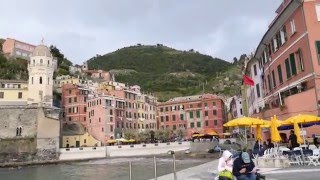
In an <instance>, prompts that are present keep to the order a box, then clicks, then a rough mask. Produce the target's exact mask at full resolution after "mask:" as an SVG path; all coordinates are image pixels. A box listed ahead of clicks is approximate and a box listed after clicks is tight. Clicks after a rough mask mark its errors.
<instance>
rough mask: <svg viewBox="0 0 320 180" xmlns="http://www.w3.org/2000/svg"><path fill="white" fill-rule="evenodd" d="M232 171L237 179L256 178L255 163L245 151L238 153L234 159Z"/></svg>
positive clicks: (247, 179) (253, 179) (252, 179)
mask: <svg viewBox="0 0 320 180" xmlns="http://www.w3.org/2000/svg"><path fill="white" fill-rule="evenodd" d="M232 173H233V175H234V176H235V177H236V178H237V180H256V178H257V176H256V169H255V165H254V163H253V161H252V159H251V158H250V155H249V154H248V153H247V152H242V153H240V155H239V157H238V158H237V159H236V160H235V161H234V163H233V169H232Z"/></svg>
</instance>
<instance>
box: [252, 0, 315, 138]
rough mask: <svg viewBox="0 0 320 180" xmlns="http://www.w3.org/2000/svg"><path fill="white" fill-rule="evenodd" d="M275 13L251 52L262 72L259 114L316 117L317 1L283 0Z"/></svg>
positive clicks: (263, 116)
mask: <svg viewBox="0 0 320 180" xmlns="http://www.w3.org/2000/svg"><path fill="white" fill-rule="evenodd" d="M276 13H277V16H276V17H275V19H274V20H273V21H272V22H271V24H270V25H269V28H268V30H267V32H266V33H265V34H264V36H263V38H262V40H261V42H260V43H259V45H258V47H257V49H256V53H255V55H254V58H255V59H256V60H257V61H259V63H260V65H259V66H260V67H261V68H262V72H263V86H262V87H263V88H262V89H263V98H264V102H265V105H264V108H263V112H261V113H260V116H261V117H262V118H264V119H269V118H270V117H272V116H273V115H277V117H278V118H279V119H286V118H288V117H291V116H293V115H297V114H313V115H317V116H319V115H320V114H319V112H320V111H319V108H320V106H319V105H320V100H319V99H320V91H319V89H320V80H319V78H318V74H319V73H320V66H319V65H320V33H319V29H320V1H319V0H308V1H303V0H284V1H283V3H282V4H281V5H280V6H279V8H278V9H277V11H276ZM317 133H319V130H317V131H313V132H311V131H308V130H307V136H311V134H317Z"/></svg>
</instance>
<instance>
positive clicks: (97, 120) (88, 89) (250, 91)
mask: <svg viewBox="0 0 320 180" xmlns="http://www.w3.org/2000/svg"><path fill="white" fill-rule="evenodd" d="M317 2H318V1H317ZM315 7H317V9H316V8H315ZM319 7H320V6H319V2H318V3H316V2H315V1H310V2H309V1H308V2H305V1H302V2H299V3H298V1H297V0H292V1H290V0H284V1H283V3H281V5H280V6H279V8H278V9H277V11H276V13H277V16H276V17H275V19H274V20H273V21H272V22H271V24H270V25H269V27H268V30H267V31H266V32H265V34H264V36H263V37H262V39H261V41H260V43H259V44H258V46H257V47H256V49H255V51H254V52H249V53H248V55H247V57H246V58H245V59H244V61H243V62H242V64H241V66H242V69H241V74H240V76H241V77H242V84H241V91H240V92H239V93H237V94H235V95H234V96H230V97H226V96H223V94H215V93H207V92H203V93H200V94H196V95H191V96H181V97H174V98H171V99H169V100H167V101H165V102H160V101H158V98H157V97H156V95H154V94H153V92H145V91H144V89H142V88H141V87H140V86H139V84H131V85H129V84H126V83H124V82H119V81H117V76H116V74H114V73H112V72H110V71H106V70H102V69H95V68H92V67H90V64H89V63H88V61H85V62H83V64H81V65H78V64H74V65H70V66H69V67H68V68H69V72H70V74H68V75H56V74H57V70H58V60H57V57H54V56H53V54H52V52H51V50H50V48H49V47H48V46H47V44H50V42H45V41H44V40H42V41H41V43H39V45H33V44H31V43H29V42H24V40H22V39H16V38H15V37H7V38H6V39H5V41H4V43H3V44H2V50H1V52H0V53H1V54H3V56H5V57H6V58H7V59H8V60H11V59H14V58H20V59H23V60H24V61H26V63H27V66H28V80H27V81H24V80H21V78H20V79H19V78H17V79H19V80H12V79H11V80H8V79H0V155H1V156H0V163H12V162H13V163H14V162H30V161H33V162H35V161H36V162H49V161H55V160H56V161H59V160H78V159H84V158H85V159H91V158H102V157H107V156H110V157H111V156H114V157H120V156H126V155H128V156H135V155H137V156H138V155H151V154H160V153H166V152H167V151H169V150H176V151H179V150H185V149H189V148H190V142H192V141H197V142H199V141H200V142H201V141H203V140H204V139H210V141H214V140H217V139H226V138H236V137H237V138H238V137H239V135H241V136H242V135H243V134H244V135H245V137H244V138H245V139H247V138H249V139H250V138H252V139H255V136H258V135H257V132H256V131H255V130H254V128H248V129H243V128H238V127H233V128H229V127H226V126H224V125H226V123H228V122H229V121H231V120H234V119H237V118H243V117H252V118H258V119H260V120H266V121H271V120H272V119H273V118H276V119H277V120H286V119H288V118H290V117H293V116H297V115H305V114H307V115H313V116H319V115H320V106H319V104H320V100H319V99H320V91H319V89H320V80H319V73H320V68H319V62H320V33H319V29H320V23H319V21H320V8H319ZM319 121H320V120H319ZM288 126H293V124H290V125H288ZM288 126H287V127H288ZM279 127H280V126H279ZM298 128H299V127H298ZM279 130H280V133H279V134H280V138H281V139H279V142H283V143H284V142H287V141H288V138H289V135H290V129H289V128H283V129H281V128H280V129H279ZM299 132H300V133H301V135H299V137H300V136H301V137H302V138H303V139H304V142H303V143H302V144H306V143H308V140H309V139H312V138H314V137H316V136H318V135H320V126H319V124H318V122H317V123H312V124H310V123H309V124H308V125H306V126H304V127H303V126H302V125H301V131H300V129H299ZM260 133H261V138H260V140H262V141H266V140H267V139H270V138H272V137H271V136H272V135H271V129H270V128H269V127H264V128H262V131H261V132H260ZM309 142H311V141H309ZM150 144H152V148H151V146H150ZM138 145H139V147H138ZM140 145H141V147H140ZM136 147H137V148H141V149H143V147H149V148H151V150H150V149H148V150H149V151H148V152H147V151H143V150H141V149H136V150H133V149H134V148H136ZM108 148H109V149H108ZM157 148H158V149H157ZM161 148H162V149H161ZM86 152H87V153H86ZM97 152H98V153H97ZM130 153H131V154H130ZM144 153H145V154H144Z"/></svg>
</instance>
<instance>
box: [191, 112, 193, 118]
mask: <svg viewBox="0 0 320 180" xmlns="http://www.w3.org/2000/svg"><path fill="white" fill-rule="evenodd" d="M192 118H193V112H192V111H191V112H190V119H192Z"/></svg>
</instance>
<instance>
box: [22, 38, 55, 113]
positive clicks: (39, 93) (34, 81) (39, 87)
mask: <svg viewBox="0 0 320 180" xmlns="http://www.w3.org/2000/svg"><path fill="white" fill-rule="evenodd" d="M54 68H55V61H54V59H53V57H52V54H51V52H50V49H49V48H48V47H47V46H45V45H43V44H41V45H39V46H37V47H36V48H35V49H34V51H33V53H32V55H31V57H30V61H29V64H28V71H29V82H28V90H29V92H28V104H38V105H39V106H46V107H52V99H53V98H52V89H53V72H54Z"/></svg>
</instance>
